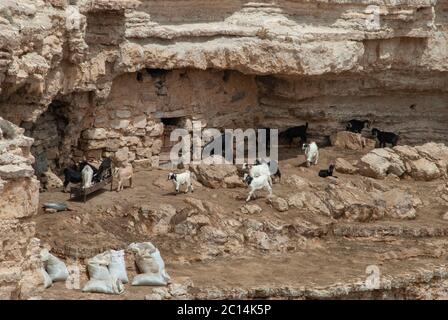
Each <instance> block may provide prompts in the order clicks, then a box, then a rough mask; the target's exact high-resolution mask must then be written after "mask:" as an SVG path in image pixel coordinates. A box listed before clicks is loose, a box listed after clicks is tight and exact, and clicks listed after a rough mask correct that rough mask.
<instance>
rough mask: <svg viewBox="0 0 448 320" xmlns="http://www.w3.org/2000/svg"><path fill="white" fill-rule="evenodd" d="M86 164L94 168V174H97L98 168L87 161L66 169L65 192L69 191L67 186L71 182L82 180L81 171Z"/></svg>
mask: <svg viewBox="0 0 448 320" xmlns="http://www.w3.org/2000/svg"><path fill="white" fill-rule="evenodd" d="M86 166H89V167H90V168H91V169H92V170H93V174H94V175H95V174H96V172H97V169H96V168H95V167H94V166H92V165H91V164H89V163H87V162H86V161H83V162H81V163H80V164H79V165H78V166H77V167H76V166H75V167H74V168H65V169H64V171H63V172H64V185H63V186H64V189H63V190H64V192H65V191H67V186H68V185H69V184H70V183H76V184H78V183H81V182H82V175H81V172H82V170H83V169H84V168H85V167H86Z"/></svg>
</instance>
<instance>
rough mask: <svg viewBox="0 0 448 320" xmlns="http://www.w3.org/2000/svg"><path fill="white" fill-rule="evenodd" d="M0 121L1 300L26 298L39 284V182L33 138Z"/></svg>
mask: <svg viewBox="0 0 448 320" xmlns="http://www.w3.org/2000/svg"><path fill="white" fill-rule="evenodd" d="M23 131H24V130H23V129H21V128H18V127H17V126H15V125H13V124H12V123H10V122H8V121H6V120H4V119H2V118H0V244H1V245H0V299H9V298H29V297H32V296H33V295H34V294H35V293H36V292H37V291H38V290H39V287H40V286H39V284H40V283H41V277H40V273H39V267H40V265H41V263H40V259H39V258H38V252H39V240H38V239H35V238H34V234H35V230H34V227H35V226H34V222H27V221H26V218H28V217H31V216H33V215H35V214H36V213H37V207H38V203H39V181H37V179H36V177H35V176H34V170H33V168H32V167H31V164H32V163H33V161H34V158H33V156H32V155H31V153H30V147H31V144H32V143H33V139H31V138H28V137H25V136H23Z"/></svg>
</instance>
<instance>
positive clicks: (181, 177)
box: [168, 171, 194, 193]
mask: <svg viewBox="0 0 448 320" xmlns="http://www.w3.org/2000/svg"><path fill="white" fill-rule="evenodd" d="M168 180H171V181H173V184H174V187H175V188H176V193H179V192H180V187H181V186H182V185H184V184H186V185H187V189H186V190H185V193H188V191H189V190H190V191H191V192H194V190H193V185H192V183H191V173H190V171H185V172H183V173H172V172H170V173H169V174H168Z"/></svg>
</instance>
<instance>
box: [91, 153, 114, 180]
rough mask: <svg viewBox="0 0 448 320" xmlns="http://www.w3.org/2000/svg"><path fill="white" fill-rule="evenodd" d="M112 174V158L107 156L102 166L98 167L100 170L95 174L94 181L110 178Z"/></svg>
mask: <svg viewBox="0 0 448 320" xmlns="http://www.w3.org/2000/svg"><path fill="white" fill-rule="evenodd" d="M111 175H112V159H111V158H106V159H104V160H103V161H102V162H101V164H100V167H99V168H98V172H97V173H96V174H94V175H93V181H94V182H100V181H103V180H104V179H107V178H109V177H110V176H111Z"/></svg>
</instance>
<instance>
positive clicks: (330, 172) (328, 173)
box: [319, 164, 337, 178]
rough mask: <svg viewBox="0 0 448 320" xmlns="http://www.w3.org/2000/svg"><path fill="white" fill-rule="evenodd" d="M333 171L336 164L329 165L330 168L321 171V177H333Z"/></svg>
mask: <svg viewBox="0 0 448 320" xmlns="http://www.w3.org/2000/svg"><path fill="white" fill-rule="evenodd" d="M333 171H334V164H331V165H330V166H329V167H328V169H326V170H320V171H319V177H321V178H326V177H333ZM335 178H337V177H335Z"/></svg>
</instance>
